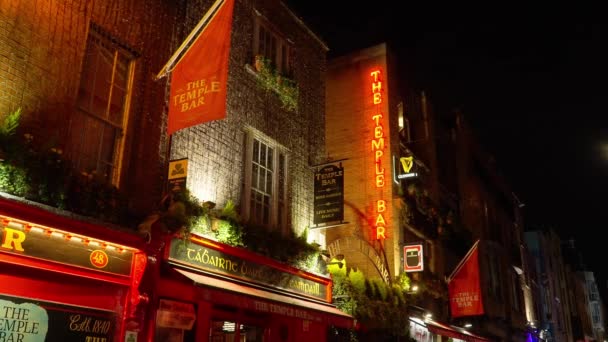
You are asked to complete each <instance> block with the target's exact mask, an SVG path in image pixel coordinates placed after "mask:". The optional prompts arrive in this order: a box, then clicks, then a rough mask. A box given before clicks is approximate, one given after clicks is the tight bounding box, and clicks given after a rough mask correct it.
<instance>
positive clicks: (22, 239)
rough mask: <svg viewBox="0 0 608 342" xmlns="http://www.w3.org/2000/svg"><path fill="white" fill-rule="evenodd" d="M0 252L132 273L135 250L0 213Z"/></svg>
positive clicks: (113, 271) (120, 273)
mask: <svg viewBox="0 0 608 342" xmlns="http://www.w3.org/2000/svg"><path fill="white" fill-rule="evenodd" d="M0 253H9V254H16V255H21V256H27V257H32V258H37V259H44V260H50V261H54V262H58V263H62V264H67V265H72V266H78V267H84V268H88V269H94V270H98V271H103V272H108V273H113V274H119V275H125V276H129V275H131V264H132V260H133V251H132V250H131V249H128V248H126V247H124V246H120V245H115V244H111V243H108V242H106V241H101V240H95V239H92V238H90V237H86V236H81V235H76V234H72V233H69V232H67V231H63V230H59V229H55V228H50V227H43V226H39V225H35V224H33V223H29V222H25V221H20V220H16V219H13V218H10V217H6V216H2V215H0Z"/></svg>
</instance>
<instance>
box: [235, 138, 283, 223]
mask: <svg viewBox="0 0 608 342" xmlns="http://www.w3.org/2000/svg"><path fill="white" fill-rule="evenodd" d="M287 162H288V158H287V156H286V154H285V153H284V152H283V151H282V148H281V147H280V146H278V145H277V144H276V143H274V142H272V141H271V140H269V139H264V138H262V137H259V136H257V135H255V134H253V133H251V134H249V137H248V142H247V164H248V165H249V166H248V167H247V168H246V175H245V194H244V195H245V196H244V197H245V203H244V204H245V205H244V207H245V214H246V216H247V217H249V221H250V222H252V223H254V224H259V225H262V226H266V227H271V228H277V227H278V228H279V229H286V227H287V201H286V198H287V183H286V182H287V174H286V173H287Z"/></svg>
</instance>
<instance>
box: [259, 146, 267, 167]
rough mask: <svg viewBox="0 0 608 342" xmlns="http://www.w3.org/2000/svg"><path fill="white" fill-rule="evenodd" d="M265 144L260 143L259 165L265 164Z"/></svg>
mask: <svg viewBox="0 0 608 342" xmlns="http://www.w3.org/2000/svg"><path fill="white" fill-rule="evenodd" d="M266 148H267V147H266V145H264V144H260V165H262V166H266V165H268V164H267V163H266Z"/></svg>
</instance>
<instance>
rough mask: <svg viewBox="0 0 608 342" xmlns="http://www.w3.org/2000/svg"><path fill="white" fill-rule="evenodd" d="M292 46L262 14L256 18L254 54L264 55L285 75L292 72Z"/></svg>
mask: <svg viewBox="0 0 608 342" xmlns="http://www.w3.org/2000/svg"><path fill="white" fill-rule="evenodd" d="M291 53H292V51H291V48H290V46H289V43H288V42H287V40H286V39H285V38H283V37H282V36H281V35H280V34H279V33H277V32H276V31H275V30H273V29H272V28H271V27H270V24H269V23H267V22H265V21H264V20H263V19H262V18H261V17H260V16H257V17H256V19H255V27H254V41H253V55H254V56H264V57H266V58H267V59H269V60H270V62H271V63H272V65H273V67H275V68H276V70H277V71H278V72H279V73H280V74H283V75H290V74H291V71H292V70H291Z"/></svg>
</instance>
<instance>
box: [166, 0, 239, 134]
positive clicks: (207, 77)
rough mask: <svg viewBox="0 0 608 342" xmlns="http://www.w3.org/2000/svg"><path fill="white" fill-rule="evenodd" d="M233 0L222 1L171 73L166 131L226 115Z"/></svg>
mask: <svg viewBox="0 0 608 342" xmlns="http://www.w3.org/2000/svg"><path fill="white" fill-rule="evenodd" d="M233 9H234V0H224V2H223V3H222V4H221V5H220V6H219V8H218V9H217V11H216V12H215V14H213V15H212V16H211V17H210V19H209V22H208V23H207V24H206V25H205V26H204V27H203V29H202V32H201V33H200V34H199V35H198V37H197V38H196V39H195V40H194V42H193V43H192V44H191V46H190V48H189V49H188V50H187V51H186V52H185V53H184V55H183V56H182V58H181V59H180V60H179V61H178V62H177V65H176V66H175V68H174V69H173V71H172V73H171V98H170V103H169V118H168V123H167V133H168V134H169V135H171V134H173V133H174V132H176V131H178V130H180V129H183V128H187V127H191V126H194V125H198V124H201V123H203V122H207V121H212V120H218V119H223V118H224V117H226V85H227V80H228V57H229V52H230V33H231V30H232V14H233Z"/></svg>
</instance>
